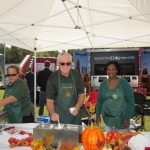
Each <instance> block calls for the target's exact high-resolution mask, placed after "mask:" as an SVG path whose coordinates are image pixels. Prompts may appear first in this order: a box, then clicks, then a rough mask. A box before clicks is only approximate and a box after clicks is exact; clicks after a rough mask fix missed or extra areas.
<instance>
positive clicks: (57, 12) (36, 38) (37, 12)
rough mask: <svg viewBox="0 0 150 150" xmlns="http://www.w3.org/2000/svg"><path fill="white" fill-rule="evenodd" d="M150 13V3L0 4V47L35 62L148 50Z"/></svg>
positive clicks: (19, 0)
mask: <svg viewBox="0 0 150 150" xmlns="http://www.w3.org/2000/svg"><path fill="white" fill-rule="evenodd" d="M149 8H150V0H0V43H5V44H10V45H13V46H16V47H20V48H24V49H27V50H30V51H34V55H35V57H36V52H42V51H53V50H64V49H84V48H86V49H94V48H124V47H150V25H149V24H150V9H149ZM34 63H36V62H35V61H34ZM34 69H35V72H36V65H35V68H34ZM35 81H36V75H35ZM35 87H36V82H35ZM35 101H36V90H35ZM34 105H35V107H36V102H35V103H34Z"/></svg>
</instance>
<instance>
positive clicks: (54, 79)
mask: <svg viewBox="0 0 150 150" xmlns="http://www.w3.org/2000/svg"><path fill="white" fill-rule="evenodd" d="M70 71H71V72H72V75H73V77H74V81H75V86H76V91H77V95H79V94H83V93H84V83H83V80H82V76H81V74H80V73H79V72H78V71H75V70H73V69H71V70H70ZM58 72H59V70H57V71H56V72H54V73H53V74H51V75H50V77H49V78H48V81H47V87H46V98H48V99H53V100H55V99H56V97H57V95H58V90H59V84H58ZM60 82H61V83H72V82H73V80H72V78H71V74H70V73H69V76H68V77H65V76H63V75H62V74H61V73H60Z"/></svg>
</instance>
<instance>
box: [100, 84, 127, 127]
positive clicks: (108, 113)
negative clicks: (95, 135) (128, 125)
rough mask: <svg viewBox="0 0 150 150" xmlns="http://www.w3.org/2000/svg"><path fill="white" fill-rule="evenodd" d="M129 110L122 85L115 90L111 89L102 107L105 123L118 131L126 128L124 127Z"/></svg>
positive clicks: (106, 94)
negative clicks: (126, 113) (127, 109)
mask: <svg viewBox="0 0 150 150" xmlns="http://www.w3.org/2000/svg"><path fill="white" fill-rule="evenodd" d="M126 108H127V103H126V101H125V99H124V96H123V91H122V88H121V86H120V85H118V86H117V87H116V88H114V89H109V88H108V90H107V92H106V93H105V101H104V102H103V106H102V116H103V119H104V122H105V124H106V125H107V126H109V127H115V128H117V129H123V128H125V127H124V126H122V123H123V121H124V116H125V112H126Z"/></svg>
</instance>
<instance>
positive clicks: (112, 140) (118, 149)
mask: <svg viewBox="0 0 150 150" xmlns="http://www.w3.org/2000/svg"><path fill="white" fill-rule="evenodd" d="M106 144H110V145H111V146H112V148H113V150H122V149H123V147H124V146H125V142H124V141H123V138H122V135H121V134H120V133H119V132H117V131H109V132H108V133H107V134H106Z"/></svg>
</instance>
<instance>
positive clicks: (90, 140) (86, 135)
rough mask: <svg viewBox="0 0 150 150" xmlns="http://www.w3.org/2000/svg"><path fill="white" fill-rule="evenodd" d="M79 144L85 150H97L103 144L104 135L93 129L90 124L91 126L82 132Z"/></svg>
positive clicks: (95, 128) (100, 131) (97, 129)
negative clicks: (80, 143)
mask: <svg viewBox="0 0 150 150" xmlns="http://www.w3.org/2000/svg"><path fill="white" fill-rule="evenodd" d="M81 142H82V144H83V147H84V149H85V150H99V149H101V148H102V147H103V146H104V144H105V135H104V133H103V131H102V130H100V129H99V128H97V127H94V125H93V122H92V123H91V126H90V127H87V128H86V129H85V130H84V131H83V133H82V135H81Z"/></svg>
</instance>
